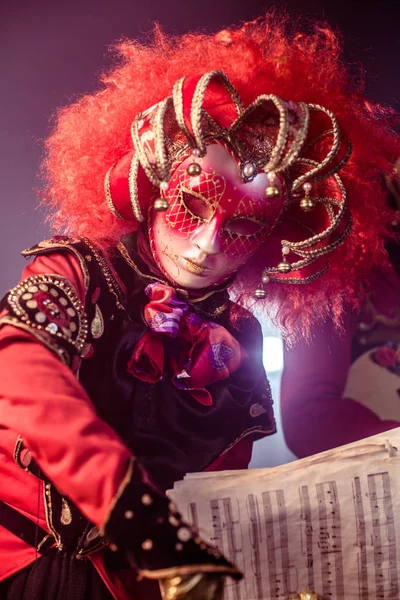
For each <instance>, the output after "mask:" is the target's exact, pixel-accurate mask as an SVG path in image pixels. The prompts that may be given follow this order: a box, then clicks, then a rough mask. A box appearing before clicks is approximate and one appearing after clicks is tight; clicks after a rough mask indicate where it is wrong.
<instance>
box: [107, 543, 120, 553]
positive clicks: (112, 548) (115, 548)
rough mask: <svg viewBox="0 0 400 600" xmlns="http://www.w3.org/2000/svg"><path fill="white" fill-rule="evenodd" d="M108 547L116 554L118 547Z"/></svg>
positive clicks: (113, 545)
mask: <svg viewBox="0 0 400 600" xmlns="http://www.w3.org/2000/svg"><path fill="white" fill-rule="evenodd" d="M108 547H109V548H110V550H111V552H118V546H116V545H115V544H110V545H109V546H108Z"/></svg>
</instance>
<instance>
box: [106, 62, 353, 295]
mask: <svg viewBox="0 0 400 600" xmlns="http://www.w3.org/2000/svg"><path fill="white" fill-rule="evenodd" d="M131 135H132V142H133V146H134V150H132V152H130V153H128V154H127V155H125V156H124V157H122V158H121V159H120V160H119V161H117V163H116V164H115V165H113V166H112V167H111V168H110V170H109V172H108V173H107V175H106V178H105V193H106V198H107V202H108V205H109V208H110V210H111V211H112V212H113V214H114V215H115V216H116V217H117V218H123V219H126V220H130V221H132V224H133V229H137V227H138V223H143V224H144V226H145V224H147V226H148V232H149V238H150V245H151V249H152V253H153V257H154V260H155V262H156V263H157V265H158V267H159V268H160V269H161V271H162V272H163V273H164V275H165V276H166V277H167V278H168V279H169V280H170V281H171V282H172V283H173V284H175V285H177V286H179V287H184V288H188V289H202V288H207V287H210V286H212V285H214V284H219V283H221V282H222V281H224V280H226V279H229V278H230V276H231V275H232V274H233V273H234V272H235V271H237V270H238V269H240V268H241V267H242V266H243V265H244V264H245V263H246V262H247V261H248V259H249V258H250V257H251V256H252V255H253V254H255V253H256V252H257V251H258V250H259V249H260V247H261V246H262V247H263V248H265V242H266V241H267V240H268V238H269V236H270V234H271V232H272V231H273V230H274V228H275V229H278V226H279V225H280V224H281V223H282V222H283V221H284V219H283V217H286V220H288V219H289V220H291V221H292V223H295V224H296V228H297V229H298V231H300V232H301V233H300V235H298V232H297V235H296V238H295V239H293V240H290V239H281V240H280V243H281V253H282V259H281V262H279V264H275V265H273V264H272V265H270V264H268V259H269V256H268V252H266V255H265V268H264V270H263V271H262V273H260V279H261V281H260V286H259V288H258V289H257V290H256V291H255V295H256V297H258V298H263V297H265V295H266V292H265V289H264V286H265V284H267V283H268V282H269V281H284V282H286V283H304V282H306V281H307V280H310V279H311V278H315V277H316V276H318V275H320V274H321V273H322V272H323V271H324V269H325V268H326V261H325V260H324V257H325V255H326V254H328V253H329V252H330V251H331V250H333V249H334V248H335V247H336V246H337V245H338V244H339V243H340V242H341V241H342V240H343V239H344V238H345V236H346V235H347V234H348V232H349V230H350V225H351V220H350V217H349V215H348V213H347V209H346V191H345V189H344V186H343V183H342V182H341V179H340V178H339V175H338V174H337V171H339V170H340V168H341V167H342V166H343V165H344V164H345V162H346V161H347V159H348V158H349V156H350V152H351V148H350V143H349V142H348V141H345V143H343V140H342V136H341V135H340V129H339V125H338V123H337V121H336V119H335V117H334V115H333V114H332V113H331V112H330V111H329V110H328V109H325V108H323V107H321V106H317V105H310V104H304V103H295V102H290V101H289V102H287V101H284V100H282V99H280V98H279V97H277V96H274V95H263V96H258V97H257V98H256V99H255V101H254V102H252V103H251V104H250V105H249V106H248V107H247V108H244V106H243V105H242V102H241V100H240V98H239V97H238V95H237V93H236V90H235V89H234V87H233V85H232V84H231V82H230V81H229V79H228V78H227V77H226V76H225V75H224V74H223V73H221V72H220V71H213V72H210V73H206V74H205V75H203V76H202V77H200V78H199V77H197V78H193V77H192V78H183V79H181V80H179V81H177V83H176V84H175V86H174V89H173V92H172V96H170V97H168V98H166V99H165V100H163V101H162V102H160V103H159V104H157V105H155V106H154V107H152V108H151V109H149V110H147V111H145V112H144V113H141V114H139V115H137V116H136V118H135V120H134V121H133V124H132V128H131ZM263 258H264V257H263Z"/></svg>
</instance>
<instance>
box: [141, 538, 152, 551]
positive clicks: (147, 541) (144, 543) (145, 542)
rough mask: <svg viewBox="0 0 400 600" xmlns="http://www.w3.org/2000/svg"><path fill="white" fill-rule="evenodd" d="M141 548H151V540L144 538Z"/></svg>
mask: <svg viewBox="0 0 400 600" xmlns="http://www.w3.org/2000/svg"><path fill="white" fill-rule="evenodd" d="M142 548H143V550H152V548H153V542H152V541H151V540H144V542H143V544H142Z"/></svg>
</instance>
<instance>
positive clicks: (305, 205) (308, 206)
mask: <svg viewBox="0 0 400 600" xmlns="http://www.w3.org/2000/svg"><path fill="white" fill-rule="evenodd" d="M300 208H302V209H303V210H304V212H311V211H312V210H314V208H315V202H314V200H313V199H312V198H310V197H309V196H306V197H305V198H302V199H301V200H300Z"/></svg>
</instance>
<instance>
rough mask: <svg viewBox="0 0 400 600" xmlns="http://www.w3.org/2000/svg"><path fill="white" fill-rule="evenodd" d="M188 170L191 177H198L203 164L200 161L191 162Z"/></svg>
mask: <svg viewBox="0 0 400 600" xmlns="http://www.w3.org/2000/svg"><path fill="white" fill-rule="evenodd" d="M187 172H188V174H189V175H190V176H191V177H197V176H198V175H200V173H201V166H200V165H199V164H198V163H190V165H189V166H188V168H187Z"/></svg>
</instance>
